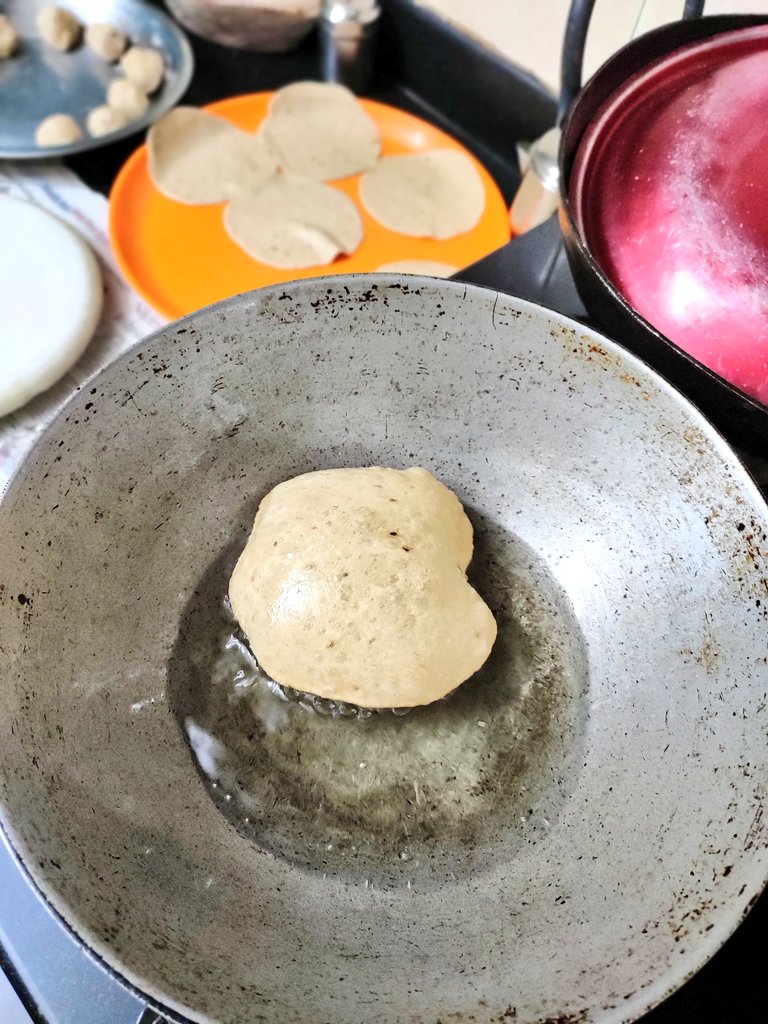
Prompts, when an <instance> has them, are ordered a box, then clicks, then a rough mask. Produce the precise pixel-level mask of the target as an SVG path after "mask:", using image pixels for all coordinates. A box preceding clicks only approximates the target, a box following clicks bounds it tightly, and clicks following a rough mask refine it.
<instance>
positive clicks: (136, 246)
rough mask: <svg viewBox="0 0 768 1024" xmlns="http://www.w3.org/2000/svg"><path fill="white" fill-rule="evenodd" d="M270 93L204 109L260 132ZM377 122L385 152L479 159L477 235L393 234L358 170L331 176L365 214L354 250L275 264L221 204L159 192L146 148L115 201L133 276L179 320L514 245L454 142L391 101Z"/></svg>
mask: <svg viewBox="0 0 768 1024" xmlns="http://www.w3.org/2000/svg"><path fill="white" fill-rule="evenodd" d="M273 95H274V94H273V93H271V92H269V93H253V94H251V95H247V96H236V97H233V98H232V99H227V100H221V101H219V102H218V103H212V104H210V106H207V107H206V108H205V109H206V110H209V111H210V112H211V113H214V114H218V115H219V116H221V117H225V118H227V120H229V121H231V122H232V123H233V124H236V125H238V126H239V127H240V128H244V129H246V130H247V131H255V130H256V129H257V128H258V127H259V125H260V124H261V122H262V121H263V120H264V118H265V117H266V115H267V110H268V107H269V103H270V100H271V98H272V96H273ZM360 102H361V103H362V106H363V108H364V109H365V110H366V111H367V112H368V114H369V115H370V116H371V117H372V118H373V120H374V121H375V122H376V125H377V126H378V128H379V131H380V133H381V138H382V154H383V155H384V156H389V155H394V154H397V153H421V152H424V151H426V150H430V149H456V150H460V151H461V152H464V153H466V154H467V156H469V158H470V159H471V160H472V162H473V163H474V165H475V167H476V168H477V170H478V173H479V174H480V177H481V178H482V181H483V185H484V187H485V195H486V202H485V210H484V213H483V216H482V218H481V220H480V223H479V224H478V225H477V227H475V228H474V229H473V230H472V231H468V232H466V233H465V234H463V235H457V236H456V237H455V238H449V239H447V240H445V241H437V240H435V239H428V238H410V237H407V236H405V235H401V234H398V233H397V232H394V231H389V230H388V229H387V228H385V227H383V226H382V225H381V224H379V223H378V222H377V221H375V220H374V219H373V218H372V217H370V216H369V215H368V213H367V212H366V211H365V209H364V208H363V207H362V204H361V203H360V198H359V194H358V188H359V180H360V175H358V174H356V175H353V176H352V177H349V178H342V179H340V180H338V181H334V182H331V183H330V184H331V185H332V186H333V187H334V188H338V189H340V190H341V191H342V192H346V193H347V195H348V196H350V197H351V198H352V199H353V200H354V201H355V203H356V204H357V207H358V209H359V210H360V213H361V216H362V218H363V224H364V228H365V237H364V239H363V242H362V244H361V246H360V248H359V249H358V250H357V252H355V253H353V255H352V256H344V257H341V258H339V259H337V260H336V261H335V262H334V263H332V264H330V265H329V266H320V267H309V268H307V269H305V270H278V269H276V268H275V267H270V266H267V265H266V264H264V263H258V262H256V260H253V259H251V258H250V257H249V256H247V255H246V254H245V253H244V252H243V251H242V250H241V249H239V248H238V247H237V246H236V245H235V244H234V242H233V241H232V240H231V239H230V238H229V236H228V235H227V233H226V231H225V230H224V224H223V216H222V215H223V211H224V204H223V203H217V204H215V205H210V206H186V205H184V204H183V203H177V202H174V201H173V200H172V199H167V198H166V197H165V196H163V195H162V194H161V193H160V192H158V190H157V189H156V188H155V186H154V185H153V183H152V179H151V178H150V176H149V168H148V159H147V148H146V146H141V147H140V148H139V149H138V150H136V152H135V153H133V155H132V156H131V157H130V158H129V159H128V160H127V162H126V163H125V165H124V166H123V167H122V169H121V171H120V173H119V174H118V177H117V179H116V181H115V184H114V187H113V189H112V194H111V197H110V221H109V229H110V237H111V241H112V248H113V250H114V253H115V257H116V259H117V262H118V264H119V266H120V269H121V270H122V272H123V274H124V275H125V277H126V278H127V280H128V281H129V282H130V283H131V284H132V285H133V287H134V288H135V289H136V291H137V292H139V294H140V295H141V296H142V297H143V298H144V299H146V301H147V302H148V303H149V304H150V305H151V306H153V307H154V308H155V309H156V310H158V312H160V313H161V314H163V315H164V316H166V317H168V318H169V319H171V320H174V319H176V318H178V317H180V316H184V315H185V314H187V313H191V312H193V311H194V310H196V309H200V308H201V307H202V306H207V305H209V304H210V303H211V302H217V301H218V300H219V299H224V298H227V297H228V296H230V295H237V294H239V293H240V292H246V291H250V290H251V289H253V288H260V287H262V286H264V285H270V284H278V283H280V282H281V281H293V280H296V279H297V278H301V277H317V276H318V275H320V274H346V273H355V272H361V271H372V270H376V269H377V268H378V267H379V266H381V264H382V263H391V262H393V261H394V260H402V259H416V260H437V261H439V262H441V263H450V264H453V265H454V266H456V267H466V266H468V265H469V264H470V263H474V261H475V260H478V259H481V258H482V257H483V256H485V255H487V254H488V253H489V252H493V250H494V249H498V248H499V247H500V246H502V245H504V244H505V243H506V242H508V241H509V236H510V231H509V220H508V213H507V208H506V204H505V202H504V199H503V198H502V196H501V193H500V192H499V190H498V188H497V186H496V184H495V182H494V181H493V179H492V178H491V176H490V174H489V173H488V172H487V171H486V170H485V168H484V167H483V166H482V165H481V164H479V163H478V162H477V160H475V159H474V157H472V155H471V154H470V153H467V151H466V150H465V149H464V147H463V146H461V145H460V144H459V143H458V142H457V141H456V140H455V139H453V138H451V137H450V136H449V135H446V134H445V132H442V131H440V130H439V129H438V128H435V127H433V126H432V125H430V124H428V123H427V122H426V121H422V120H421V119H420V118H417V117H413V116H412V115H411V114H406V113H405V112H404V111H402V110H398V109H396V108H395V107H390V106H386V105H385V104H383V103H375V102H373V101H372V100H361V101H360Z"/></svg>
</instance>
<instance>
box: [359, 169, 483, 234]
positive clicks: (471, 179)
mask: <svg viewBox="0 0 768 1024" xmlns="http://www.w3.org/2000/svg"><path fill="white" fill-rule="evenodd" d="M360 198H361V200H362V202H363V205H364V206H365V208H366V210H367V211H368V212H369V213H370V215H371V216H372V217H375V218H376V220H377V221H379V223H381V224H383V225H384V227H386V228H389V229H390V230H391V231H398V232H399V233H400V234H402V235H415V236H416V237H420V238H453V236H454V235H460V234H463V233H464V232H465V231H471V230H472V228H474V227H475V226H476V225H477V223H478V221H479V220H480V218H481V216H482V215H483V210H484V209H485V189H484V188H483V182H482V179H481V178H480V175H479V174H478V172H477V169H476V168H475V165H474V164H473V163H472V161H471V160H470V159H469V157H468V156H465V154H464V153H459V152H457V151H456V150H453V149H438V150H434V151H432V152H429V153H415V154H406V155H405V156H387V157H384V158H383V159H382V160H380V161H379V163H378V164H377V165H376V167H374V169H373V170H372V171H368V172H367V173H366V174H364V175H363V177H362V178H361V179H360Z"/></svg>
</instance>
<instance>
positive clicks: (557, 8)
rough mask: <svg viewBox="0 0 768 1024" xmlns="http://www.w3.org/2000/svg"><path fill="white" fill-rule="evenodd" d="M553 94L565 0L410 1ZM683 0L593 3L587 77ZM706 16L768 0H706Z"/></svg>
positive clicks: (677, 11) (753, 8) (765, 8)
mask: <svg viewBox="0 0 768 1024" xmlns="http://www.w3.org/2000/svg"><path fill="white" fill-rule="evenodd" d="M416 2H417V3H420V4H422V5H423V6H425V7H430V8H432V9H433V10H435V11H438V12H439V13H441V14H443V15H444V16H445V17H446V18H448V19H449V20H450V21H452V22H454V23H455V24H456V25H458V26H460V27H461V28H463V29H465V30H466V31H467V32H469V33H470V34H471V35H473V36H475V37H476V38H478V39H480V40H482V41H483V42H484V43H486V45H488V46H490V47H492V48H493V49H496V50H498V51H499V52H500V53H503V54H504V55H505V56H507V57H509V58H510V59H511V60H513V61H515V63H517V64H520V65H521V66H523V67H525V68H527V69H528V70H529V71H532V72H533V73H534V74H535V75H536V76H537V77H538V78H540V79H542V80H543V81H544V82H545V83H546V84H547V85H548V86H549V87H550V88H551V89H553V90H557V87H558V83H559V78H560V72H559V66H560V46H561V41H562V37H563V30H564V26H565V19H566V14H567V12H568V7H569V0H416ZM682 10H683V0H597V3H596V4H595V10H594V14H593V19H592V25H591V27H590V34H589V38H588V40H587V49H586V54H585V75H586V77H588V76H589V75H590V74H591V73H592V72H593V71H595V70H596V69H597V68H598V67H599V66H600V65H601V64H602V63H603V62H604V61H605V60H606V59H607V58H608V57H609V56H610V55H611V54H612V53H613V52H614V51H615V50H617V49H619V47H621V46H623V45H624V44H625V43H627V42H629V40H630V39H631V38H632V37H633V35H639V34H640V33H641V32H644V31H648V29H651V28H655V27H656V26H657V25H662V24H664V23H665V22H668V21H673V20H674V19H675V18H679V17H680V15H681V13H682ZM705 13H706V14H726V13H730V14H736V13H738V14H766V15H768V0H707V3H706V5H705Z"/></svg>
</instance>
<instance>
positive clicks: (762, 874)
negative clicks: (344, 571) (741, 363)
mask: <svg viewBox="0 0 768 1024" xmlns="http://www.w3.org/2000/svg"><path fill="white" fill-rule="evenodd" d="M375 463H379V464H386V465H390V466H407V465H412V464H419V465H423V466H426V467H427V468H429V469H431V470H432V471H433V472H434V473H436V474H437V475H438V476H439V477H440V478H441V479H443V480H444V481H445V482H446V483H447V484H448V485H449V486H450V487H452V488H453V489H454V490H455V491H456V493H457V494H458V495H459V497H460V498H461V500H462V501H463V502H464V504H465V506H466V507H467V509H468V510H469V513H470V515H471V517H472V519H473V521H474V524H475V528H476V553H475V559H474V562H473V569H472V573H473V579H474V582H475V585H476V586H477V588H478V589H479V590H480V591H481V592H482V593H483V594H484V596H485V597H486V599H487V600H488V601H489V603H490V605H491V607H492V608H493V610H494V612H495V614H496V616H497V620H498V622H499V641H498V643H497V647H496V650H495V653H494V655H493V656H492V658H491V660H490V661H489V663H488V666H487V667H486V668H485V669H484V670H482V671H481V672H480V673H479V674H478V675H477V676H476V677H475V678H474V679H473V680H471V681H470V682H468V683H466V684H465V685H464V686H463V687H461V688H460V689H459V690H458V692H457V694H456V695H455V698H452V699H451V700H448V701H446V702H444V703H441V704H440V705H439V706H437V705H436V706H434V707H432V708H428V709H425V710H423V711H421V712H413V713H412V714H411V715H409V716H407V717H406V718H403V719H400V720H398V719H395V718H393V717H392V716H390V717H389V718H386V719H384V718H381V717H380V716H374V719H371V720H369V722H367V723H358V722H355V721H351V722H350V721H347V720H345V719H340V720H338V721H333V720H329V719H326V718H318V717H316V718H313V717H311V716H309V715H308V714H307V712H306V711H305V710H304V709H303V708H302V707H300V706H298V705H281V707H280V708H279V709H278V711H279V713H277V712H275V714H273V713H272V712H273V711H274V709H271V710H270V712H269V714H267V713H266V712H265V710H264V704H263V694H259V695H252V696H249V697H247V699H243V698H241V697H240V696H238V692H239V691H238V689H237V686H236V685H235V682H236V681H235V679H234V677H233V676H232V675H227V672H226V671H224V670H223V669H222V663H221V662H220V661H219V660H218V659H219V656H220V654H221V644H222V643H223V640H224V637H225V635H226V629H227V627H226V624H224V625H222V622H221V599H222V596H223V594H224V592H225V589H226V582H227V572H228V567H229V566H230V565H231V559H232V558H233V557H234V554H235V553H236V552H237V551H238V549H239V548H240V546H241V545H242V544H243V542H244V538H245V535H246V532H247V529H248V527H249V524H250V522H251V519H252V516H253V514H254V511H255V508H256V506H257V503H258V501H259V500H260V498H261V497H262V496H263V495H264V494H265V492H266V491H268V490H269V489H270V488H271V487H272V486H273V485H274V484H276V483H277V482H278V481H280V480H282V479H285V478H286V477H290V476H292V475H294V474H297V473H301V472H303V471H306V470H311V469H316V468H322V467H330V466H345V465H364V464H375ZM767 537H768V510H766V507H765V505H764V503H763V501H762V499H761V498H760V496H759V493H758V491H757V489H756V487H755V486H754V484H753V482H752V481H751V479H750V478H749V476H748V474H747V473H746V471H745V470H744V469H743V468H742V466H741V464H740V463H739V462H738V460H737V459H736V458H735V456H734V455H733V453H732V452H731V450H730V449H729V448H728V447H727V446H726V445H725V444H724V442H723V441H722V439H721V438H720V437H719V436H718V435H717V433H716V432H715V431H714V430H713V429H712V427H711V426H710V425H709V424H708V422H707V421H706V420H705V419H704V418H703V417H702V416H701V415H700V414H699V413H698V412H697V411H696V410H695V409H694V408H693V407H692V406H691V405H690V404H689V403H688V402H687V401H686V400H685V399H684V398H683V397H681V395H680V394H679V393H678V392H677V391H676V390H674V389H673V388H672V387H670V386H669V385H667V384H666V383H665V382H664V381H663V380H661V379H660V378H658V377H657V376H656V375H655V374H654V373H653V372H652V371H650V370H649V369H648V368H647V366H645V365H644V364H643V363H642V362H640V361H639V360H637V359H635V358H634V357H633V356H632V355H630V354H628V353H627V352H626V351H625V350H624V349H623V348H621V347H619V346H617V345H615V344H614V343H613V342H610V341H608V340H606V339H605V338H603V337H601V336H600V335H598V334H596V333H594V332H593V331H591V330H587V329H585V328H584V327H583V326H581V325H579V324H576V323H574V322H571V321H568V320H566V319H565V318H563V317H560V316H557V315H555V314H551V313H548V312H546V311H545V310H543V309H541V308H540V307H537V306H534V305H532V304H530V303H526V302H523V301H519V300H515V299H510V298H509V297H505V296H503V295H500V294H497V293H495V292H491V291H486V290H483V289H480V288H475V287H471V286H465V285H462V284H459V283H455V282H436V281H432V280H427V279H419V278H411V279H408V280H407V281H405V280H403V279H398V278H396V277H391V276H383V275H373V276H349V277H334V278H326V279H322V280H316V281H302V282H299V283H296V284H289V285H281V286H280V287H277V288H272V289H265V290H263V291H260V292H256V293H253V294H250V295H245V296H240V297H237V298H234V299H232V300H230V301H227V302H225V303H223V304H221V305H218V306H214V307H211V308H209V309H207V310H203V311H201V312H199V313H196V314H194V315H193V316H191V317H189V318H187V319H186V320H183V321H181V322H179V323H176V324H172V325H169V326H168V327H166V328H164V329H163V330H161V331H160V332H159V333H157V334H156V335H154V336H153V337H152V338H150V339H149V340H148V341H147V342H146V343H145V344H143V345H142V346H140V347H139V348H137V349H135V350H133V351H132V352H131V353H129V355H128V356H126V357H125V358H123V359H122V360H121V361H120V362H118V363H117V364H116V365H114V366H112V367H111V368H110V369H108V370H106V371H105V372H103V373H102V374H101V375H100V376H98V377H97V378H96V379H95V380H94V381H93V382H92V384H91V385H90V386H89V387H88V388H86V389H84V390H83V391H82V392H81V393H80V394H78V395H77V396H75V397H74V398H73V400H72V401H71V402H70V403H69V405H68V406H67V407H66V408H65V409H64V410H63V411H62V413H61V414H60V415H59V416H58V418H57V419H56V421H55V422H54V423H53V425H52V426H51V428H50V429H49V430H48V431H47V432H46V434H45V435H44V437H43V438H42V440H41V442H40V443H39V444H38V446H37V447H36V448H35V449H34V451H33V453H32V454H31V456H30V458H29V459H28V460H27V462H26V463H25V464H24V465H23V467H22V468H21V470H20V472H19V473H18V475H17V476H16V478H15V479H14V480H13V481H12V483H11V485H10V487H9V489H8V491H7V493H6V496H5V498H4V500H3V502H2V504H1V505H0V564H1V566H2V569H1V572H0V578H1V579H2V600H1V601H0V637H1V638H2V639H1V641H0V667H1V671H2V678H3V681H4V695H3V701H2V703H1V704H0V719H1V720H2V730H3V744H2V751H0V796H1V798H2V823H3V827H4V829H5V830H6V832H7V834H8V836H9V838H10V840H11V842H12V844H13V846H14V848H15V850H16V851H17V853H18V855H19V857H20V859H21V861H22V862H23V864H24V866H25V868H26V870H27V871H28V872H29V874H30V876H31V877H32V878H33V880H34V881H35V883H36V884H37V885H38V886H39V888H40V890H41V891H42V893H43V894H44V895H45V897H46V899H47V900H48V901H50V904H51V905H52V907H53V908H54V909H55V911H56V912H57V913H58V914H59V915H60V916H61V918H62V920H63V921H64V922H66V924H67V925H68V926H69V927H70V928H71V929H72V930H73V931H74V932H76V934H77V935H78V936H80V937H81V939H82V941H83V942H84V943H87V944H88V946H89V947H90V949H91V950H92V951H93V954H94V955H95V956H96V957H98V958H99V959H100V960H101V961H102V963H103V964H104V965H106V967H107V968H108V969H109V970H111V971H113V972H114V973H115V974H116V976H118V977H119V978H120V979H122V980H123V981H124V983H125V984H127V985H130V986H134V987H136V988H137V989H139V990H141V992H142V993H143V994H145V995H146V996H147V997H149V999H150V1000H151V1001H152V1002H153V1003H154V1004H156V1005H157V1006H158V1007H159V1008H161V1009H162V1011H163V1012H164V1013H166V1014H167V1015H168V1016H169V1017H170V1019H174V1020H175V1019H181V1018H188V1019H190V1020H192V1021H198V1022H205V1024H211V1022H217V1024H245V1022H253V1021H258V1020H263V1021H270V1022H271V1024H307V1022H309V1021H312V1022H313V1024H319V1022H327V1021H334V1022H335V1024H360V1021H361V1020H365V1021H366V1024H377V1022H380V1024H396V1022H400V1024H404V1022H406V1021H407V1022H419V1024H429V1022H435V1021H437V1020H442V1021H444V1022H445V1021H453V1022H456V1024H459V1022H465V1021H467V1022H468V1021H474V1022H476V1024H492V1022H494V1024H498V1022H500V1021H507V1020H515V1021H517V1022H518V1024H533V1022H537V1024H541V1022H543V1021H555V1020H558V1021H562V1020H566V1019H567V1020H573V1021H576V1020H583V1021H600V1022H603V1024H609V1022H610V1024H618V1022H619V1021H628V1020H630V1019H635V1018H637V1017H639V1016H640V1015H641V1014H642V1013H643V1012H644V1011H646V1010H647V1009H648V1008H649V1007H650V1006H652V1005H654V1004H655V1003H657V1002H659V1001H660V1000H662V999H663V998H664V996H665V995H666V994H667V993H669V992H670V991H671V990H672V989H674V988H675V987H677V986H678V985H680V984H681V983H682V982H683V981H684V980H685V979H686V978H687V977H689V976H690V974H691V973H692V972H693V971H695V970H696V969H697V968H698V967H699V966H701V964H702V963H703V962H704V961H705V960H706V959H707V958H708V957H709V956H711V955H712V954H713V953H714V952H715V950H716V949H717V948H718V947H719V945H720V944H721V943H722V942H723V941H724V940H725V939H726V937H727V936H728V935H729V934H730V933H731V931H732V930H733V929H734V928H735V927H736V925H737V923H738V922H739V920H740V919H741V917H742V915H743V914H744V912H745V911H746V909H747V908H748V907H749V906H750V905H751V903H752V901H753V900H754V899H755V898H756V896H757V894H758V893H759V892H760V891H761V889H762V887H763V884H764V881H765V878H766V873H767V871H766V869H767V868H768V842H767V841H766V840H768V832H766V825H765V819H764V817H763V804H764V800H765V781H766V769H767V768H768V731H767V730H766V728H765V724H766V715H768V710H766V703H765V693H766V686H767V685H768V669H767V668H766V661H765V618H766V607H767V605H768V601H767V598H766V588H767V587H768V582H767V578H768V542H767V540H766V538H767ZM217 667H218V670H217V671H214V669H216V668H217ZM270 723H271V724H270ZM230 751H235V752H236V754H237V757H236V759H235V761H233V762H231V763H230V768H232V771H229V770H227V771H224V769H223V768H221V769H220V768H217V767H216V765H219V766H221V765H222V764H223V763H224V762H225V761H226V759H227V758H228V757H229V752H230ZM195 755H196V756H195ZM233 756H234V755H233ZM259 786H262V789H261V790H259V789H258V787H259ZM264 786H266V787H267V789H266V790H264V788H263V787H264ZM254 787H255V788H254ZM254 792H256V793H257V796H256V797H254V796H253V794H254ZM259 794H261V795H260V796H259ZM227 796H229V797H230V798H231V799H230V800H227ZM247 799H250V800H251V803H250V804H247Z"/></svg>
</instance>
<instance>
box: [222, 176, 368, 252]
mask: <svg viewBox="0 0 768 1024" xmlns="http://www.w3.org/2000/svg"><path fill="white" fill-rule="evenodd" d="M224 227H225V228H226V230H227V233H228V234H229V236H230V238H231V239H232V241H233V242H235V243H236V244H237V245H239V246H240V247H241V248H242V249H244V250H245V251H246V252H247V253H248V255H249V256H252V257H253V259H255V260H259V261H260V262H261V263H267V264H269V266H271V267H280V268H281V269H285V270H298V269H301V268H304V267H314V266H324V265H326V264H328V263H331V262H332V261H333V260H334V259H335V258H336V257H337V256H338V255H339V253H342V252H343V253H346V254H347V255H350V254H351V253H353V252H354V251H355V250H356V249H357V247H358V246H359V245H360V243H361V242H362V240H363V222H362V220H361V219H360V214H359V213H358V211H357V207H356V206H355V204H354V203H353V202H352V200H351V199H350V198H349V197H348V196H346V195H344V193H343V192H339V191H338V190H337V189H335V188H331V187H330V186H329V185H324V184H322V183H321V182H319V181H312V180H311V179H310V178H302V177H299V176H298V175H294V174H278V175H275V176H274V177H273V178H271V179H270V180H269V181H268V182H267V183H266V184H265V185H264V186H263V187H262V188H261V189H259V190H257V191H255V192H239V193H238V194H237V195H236V196H235V197H234V198H233V199H232V200H231V202H230V203H229V205H228V206H227V208H226V210H225V211H224Z"/></svg>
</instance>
